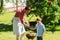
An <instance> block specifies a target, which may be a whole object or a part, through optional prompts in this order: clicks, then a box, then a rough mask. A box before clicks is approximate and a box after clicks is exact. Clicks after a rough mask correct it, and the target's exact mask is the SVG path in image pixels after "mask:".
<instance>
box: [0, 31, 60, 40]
mask: <svg viewBox="0 0 60 40" xmlns="http://www.w3.org/2000/svg"><path fill="white" fill-rule="evenodd" d="M23 38H24V40H28V39H27V37H26V36H24V37H23ZM0 40H16V35H14V34H13V32H9V31H8V32H0ZM34 40H36V38H34ZM44 40H60V31H56V32H55V33H54V34H53V33H51V32H50V31H48V32H45V34H44Z"/></svg>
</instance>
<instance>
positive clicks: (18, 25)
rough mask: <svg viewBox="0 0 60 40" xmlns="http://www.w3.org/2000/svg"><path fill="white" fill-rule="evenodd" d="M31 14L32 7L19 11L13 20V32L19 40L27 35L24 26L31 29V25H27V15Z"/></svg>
mask: <svg viewBox="0 0 60 40" xmlns="http://www.w3.org/2000/svg"><path fill="white" fill-rule="evenodd" d="M29 12H30V7H29V6H27V7H25V8H24V9H23V10H19V11H17V12H16V14H15V16H14V20H13V32H14V34H16V35H17V40H22V37H23V36H24V33H25V28H24V26H26V27H28V28H29V26H30V25H29V23H25V21H26V18H25V17H26V14H27V13H29Z"/></svg>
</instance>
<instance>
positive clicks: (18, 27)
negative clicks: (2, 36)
mask: <svg viewBox="0 0 60 40" xmlns="http://www.w3.org/2000/svg"><path fill="white" fill-rule="evenodd" d="M24 32H25V28H24V25H23V24H22V23H21V21H20V19H19V18H18V17H14V18H13V33H14V34H16V35H20V34H23V33H24Z"/></svg>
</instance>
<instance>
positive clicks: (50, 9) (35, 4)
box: [27, 0, 59, 28]
mask: <svg viewBox="0 0 60 40" xmlns="http://www.w3.org/2000/svg"><path fill="white" fill-rule="evenodd" d="M27 3H28V5H29V6H30V7H31V8H32V11H31V13H33V14H35V15H36V16H39V17H41V18H42V19H43V20H42V22H43V23H44V24H45V25H46V26H48V27H49V26H50V25H51V27H53V28H55V25H56V24H57V23H58V20H59V13H58V9H59V7H58V6H56V5H54V4H52V2H47V1H44V0H43V1H42V2H40V1H39V0H29V1H28V2H27Z"/></svg>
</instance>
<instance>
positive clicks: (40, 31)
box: [30, 18, 45, 40]
mask: <svg viewBox="0 0 60 40" xmlns="http://www.w3.org/2000/svg"><path fill="white" fill-rule="evenodd" d="M36 21H37V24H36V27H35V28H33V27H31V28H30V29H31V30H35V29H37V40H43V34H44V31H45V26H44V24H43V23H42V22H41V21H42V19H41V18H37V20H36Z"/></svg>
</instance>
